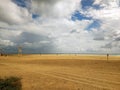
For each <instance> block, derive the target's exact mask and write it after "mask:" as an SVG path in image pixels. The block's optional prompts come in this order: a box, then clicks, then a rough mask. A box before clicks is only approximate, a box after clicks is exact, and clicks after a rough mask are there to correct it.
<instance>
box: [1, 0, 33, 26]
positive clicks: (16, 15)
mask: <svg viewBox="0 0 120 90" xmlns="http://www.w3.org/2000/svg"><path fill="white" fill-rule="evenodd" d="M0 2H1V3H0V21H2V22H5V23H8V24H21V23H26V22H28V21H30V20H31V15H30V14H29V12H28V10H27V9H25V8H22V7H18V6H17V5H16V4H15V3H13V2H12V0H0Z"/></svg>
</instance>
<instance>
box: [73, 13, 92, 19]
mask: <svg viewBox="0 0 120 90" xmlns="http://www.w3.org/2000/svg"><path fill="white" fill-rule="evenodd" d="M71 19H72V20H73V21H76V20H91V19H92V17H86V16H85V15H83V14H81V13H80V12H79V11H76V12H75V13H74V14H73V15H72V16H71Z"/></svg>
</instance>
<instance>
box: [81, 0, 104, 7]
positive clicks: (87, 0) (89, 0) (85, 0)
mask: <svg viewBox="0 0 120 90" xmlns="http://www.w3.org/2000/svg"><path fill="white" fill-rule="evenodd" d="M94 1H95V0H82V1H81V5H82V9H88V8H90V7H92V8H94V9H101V8H102V7H101V6H100V5H94V4H93V3H94Z"/></svg>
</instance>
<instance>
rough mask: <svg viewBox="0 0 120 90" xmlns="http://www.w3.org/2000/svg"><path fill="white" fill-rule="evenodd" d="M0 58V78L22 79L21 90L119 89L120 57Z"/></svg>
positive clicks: (31, 56) (24, 56)
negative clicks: (16, 77)
mask: <svg viewBox="0 0 120 90" xmlns="http://www.w3.org/2000/svg"><path fill="white" fill-rule="evenodd" d="M106 59H107V57H106V56H105V55H69V54H68V55H67V54H66V55H37V54H36V55H23V56H17V55H11V56H6V57H5V56H0V77H2V78H3V77H8V76H18V77H21V78H22V90H120V56H109V60H106Z"/></svg>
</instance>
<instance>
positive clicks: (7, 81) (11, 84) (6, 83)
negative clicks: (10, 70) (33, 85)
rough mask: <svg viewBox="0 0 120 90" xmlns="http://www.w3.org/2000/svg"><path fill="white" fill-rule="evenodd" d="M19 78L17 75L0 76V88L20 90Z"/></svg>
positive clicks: (1, 89)
mask: <svg viewBox="0 0 120 90" xmlns="http://www.w3.org/2000/svg"><path fill="white" fill-rule="evenodd" d="M21 89H22V84H21V78H18V77H8V78H4V79H1V78H0V90H21Z"/></svg>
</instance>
